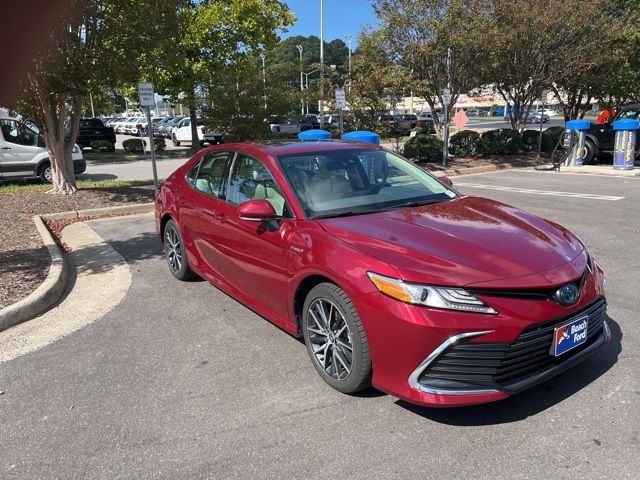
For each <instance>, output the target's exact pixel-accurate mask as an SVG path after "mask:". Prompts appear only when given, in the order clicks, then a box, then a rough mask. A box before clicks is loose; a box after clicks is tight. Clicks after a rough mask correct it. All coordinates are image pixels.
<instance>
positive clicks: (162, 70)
mask: <svg viewBox="0 0 640 480" xmlns="http://www.w3.org/2000/svg"><path fill="white" fill-rule="evenodd" d="M176 14H177V25H178V32H177V34H176V37H175V38H174V39H173V41H172V42H171V43H170V44H165V43H163V44H160V45H159V47H158V48H155V49H154V50H153V51H152V54H151V55H150V56H149V58H148V62H147V66H148V67H147V74H148V78H150V79H151V80H153V81H154V82H155V83H156V84H157V86H158V91H159V92H160V93H162V94H165V95H167V96H169V97H171V98H173V99H178V98H182V97H183V96H184V100H185V102H186V104H187V106H188V108H189V114H190V116H191V129H192V131H191V135H192V138H197V130H196V128H197V122H196V115H197V111H198V109H199V108H200V107H201V106H202V99H204V98H205V95H204V94H205V92H206V89H207V88H208V87H209V85H208V82H209V81H210V80H211V79H212V78H217V77H218V76H217V75H216V73H218V72H221V71H224V69H225V68H226V66H227V65H229V64H231V63H233V62H236V61H237V60H238V58H239V57H241V56H243V55H248V54H251V53H252V52H255V51H256V50H258V49H264V48H267V47H271V46H273V45H275V43H276V42H277V40H278V37H277V34H276V32H277V30H278V29H281V28H284V27H286V26H288V25H291V24H292V23H293V21H294V17H293V15H292V14H291V12H290V11H289V9H288V7H287V6H286V5H285V4H284V3H283V2H281V1H280V0H184V1H182V2H181V6H180V8H178V10H177V13H176ZM197 145H198V144H197V142H193V143H192V146H193V148H194V149H195V148H197Z"/></svg>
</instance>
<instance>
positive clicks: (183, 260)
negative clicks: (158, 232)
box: [163, 220, 194, 280]
mask: <svg viewBox="0 0 640 480" xmlns="http://www.w3.org/2000/svg"><path fill="white" fill-rule="evenodd" d="M163 237H164V254H165V257H166V258H167V264H168V265H169V270H171V273H172V274H173V276H174V277H176V278H177V279H178V280H189V279H190V278H193V276H194V274H193V271H192V270H191V268H190V267H189V263H188V262H187V252H186V250H185V248H184V243H183V242H182V235H180V229H179V228H178V225H177V224H176V222H174V221H173V220H169V221H168V222H167V224H166V225H165V227H164V234H163Z"/></svg>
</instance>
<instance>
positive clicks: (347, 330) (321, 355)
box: [302, 283, 371, 393]
mask: <svg viewBox="0 0 640 480" xmlns="http://www.w3.org/2000/svg"><path fill="white" fill-rule="evenodd" d="M302 332H303V335H304V340H305V343H306V345H307V352H308V353H309V356H310V357H311V362H312V363H313V366H314V367H315V369H316V370H317V372H318V373H319V374H320V376H321V377H322V379H323V380H324V381H325V382H327V383H328V384H329V385H331V386H332V387H333V388H335V389H336V390H338V391H340V392H342V393H355V392H358V391H360V390H363V389H365V388H367V387H369V386H370V385H371V355H370V353H369V343H368V341H367V336H366V334H365V332H364V328H363V326H362V322H361V321H360V317H359V316H358V312H357V311H356V309H355V307H354V306H353V303H352V302H351V299H350V298H349V296H348V295H347V294H346V293H345V292H344V290H342V289H341V288H340V287H338V286H337V285H334V284H332V283H321V284H319V285H317V286H315V287H314V288H313V289H311V291H310V292H309V294H308V295H307V298H306V300H305V302H304V307H303V313H302Z"/></svg>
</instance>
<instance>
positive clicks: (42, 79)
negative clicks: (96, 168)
mask: <svg viewBox="0 0 640 480" xmlns="http://www.w3.org/2000/svg"><path fill="white" fill-rule="evenodd" d="M178 1H179V0H140V1H139V2H138V4H137V5H136V8H135V9H132V8H131V6H130V3H129V2H128V1H127V0H70V4H71V5H70V6H69V9H68V12H70V13H67V14H65V15H64V16H63V18H62V19H61V21H60V23H59V24H58V25H57V28H56V29H55V31H52V32H50V35H51V37H52V38H53V40H52V43H53V45H48V46H47V48H44V49H42V50H41V51H40V52H39V53H38V55H37V57H36V59H35V66H34V69H33V71H32V73H30V74H29V75H28V77H27V79H26V81H25V84H24V91H23V94H22V96H21V98H20V99H18V101H17V102H16V105H14V107H15V108H16V110H18V111H19V112H20V113H21V114H22V115H23V116H25V117H26V118H28V119H30V120H31V121H32V122H34V123H35V124H36V125H39V126H40V127H41V128H42V132H43V133H44V138H45V143H46V146H47V150H48V151H49V159H50V163H51V167H52V179H53V188H52V189H51V193H73V192H75V191H76V184H75V177H74V172H73V161H72V158H71V152H72V149H73V145H74V143H75V139H76V137H77V133H78V125H79V121H80V116H81V113H82V105H83V101H84V100H85V98H86V97H87V95H88V92H89V91H90V90H91V91H98V90H101V89H103V88H106V87H113V86H115V85H118V84H120V83H122V82H125V81H132V80H133V79H134V78H136V77H137V65H138V62H137V61H136V55H137V53H136V52H137V50H138V49H139V50H141V51H145V49H148V48H150V46H151V45H153V44H157V43H158V42H160V41H162V39H163V36H162V35H167V34H170V33H171V22H170V18H171V17H170V15H167V14H166V12H171V11H173V10H175V7H176V4H177V2H178ZM147 16H149V17H151V18H154V20H155V23H151V22H149V21H148V17H147ZM161 32H162V33H161ZM132 45H135V46H136V49H133V48H131V46H132Z"/></svg>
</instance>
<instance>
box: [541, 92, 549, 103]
mask: <svg viewBox="0 0 640 480" xmlns="http://www.w3.org/2000/svg"><path fill="white" fill-rule="evenodd" d="M548 99H549V90H543V91H542V93H541V94H540V102H541V103H542V105H546V104H547V102H548V101H549V100H548Z"/></svg>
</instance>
